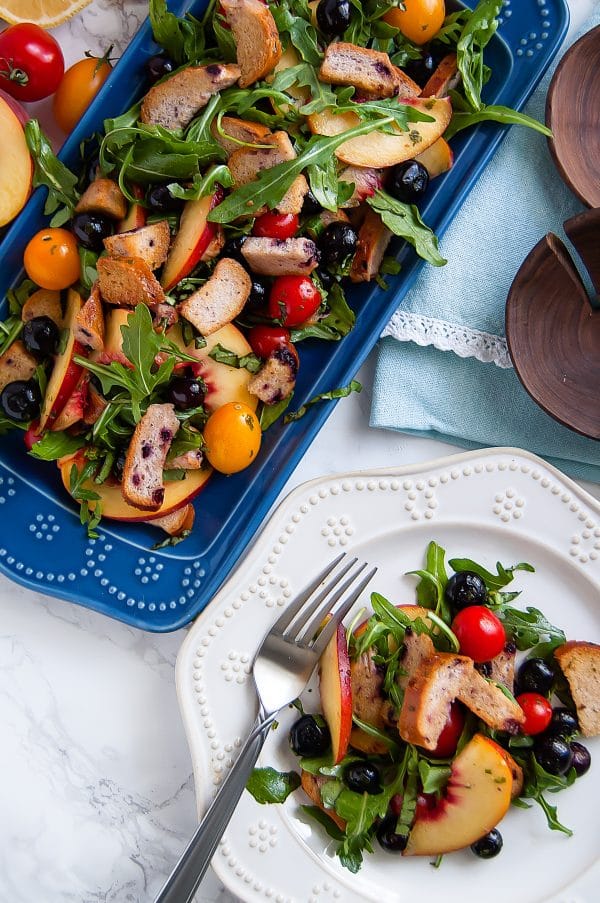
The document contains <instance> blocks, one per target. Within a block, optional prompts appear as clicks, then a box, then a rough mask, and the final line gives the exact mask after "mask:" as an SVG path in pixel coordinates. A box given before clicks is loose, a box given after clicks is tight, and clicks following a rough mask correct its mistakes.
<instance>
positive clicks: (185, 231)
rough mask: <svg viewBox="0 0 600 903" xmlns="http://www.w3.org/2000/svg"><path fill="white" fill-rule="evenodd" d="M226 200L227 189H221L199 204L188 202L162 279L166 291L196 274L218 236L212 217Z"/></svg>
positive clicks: (198, 202) (201, 199)
mask: <svg viewBox="0 0 600 903" xmlns="http://www.w3.org/2000/svg"><path fill="white" fill-rule="evenodd" d="M222 200H223V189H222V188H217V190H216V191H215V192H214V193H213V194H209V195H207V196H206V197H203V198H200V200H199V201H186V204H185V207H184V208H183V213H182V214H181V219H180V221H179V231H178V232H177V235H176V236H175V240H174V241H173V244H172V245H171V250H170V251H169V256H168V257H167V260H166V263H165V266H164V269H163V273H162V278H161V280H160V281H161V285H162V287H163V288H164V290H165V291H166V292H169V291H170V290H171V289H172V288H173V287H174V286H175V285H177V283H178V282H180V281H181V280H182V279H183V278H184V277H185V276H187V275H188V274H189V273H191V272H192V270H193V269H194V267H195V266H196V264H197V263H199V261H200V258H201V257H202V255H203V254H204V252H205V251H206V249H207V248H208V246H209V244H210V243H211V241H212V240H213V238H214V237H215V235H216V234H217V230H218V226H217V224H216V223H210V222H209V221H208V214H209V213H210V211H211V210H212V209H213V207H216V206H217V204H220V203H221V201H222Z"/></svg>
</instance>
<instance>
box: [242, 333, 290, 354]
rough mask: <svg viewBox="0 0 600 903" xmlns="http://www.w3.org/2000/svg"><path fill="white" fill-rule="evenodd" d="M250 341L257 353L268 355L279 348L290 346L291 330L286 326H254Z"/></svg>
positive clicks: (249, 336) (249, 337)
mask: <svg viewBox="0 0 600 903" xmlns="http://www.w3.org/2000/svg"><path fill="white" fill-rule="evenodd" d="M248 341H249V342H250V346H251V348H252V350H253V352H254V353H255V354H257V355H258V356H259V357H268V356H269V355H270V354H271V353H272V352H273V351H275V350H276V349H277V348H288V347H289V346H290V344H291V343H290V331H289V329H286V328H285V327H284V326H253V327H252V329H251V330H250V332H249V333H248Z"/></svg>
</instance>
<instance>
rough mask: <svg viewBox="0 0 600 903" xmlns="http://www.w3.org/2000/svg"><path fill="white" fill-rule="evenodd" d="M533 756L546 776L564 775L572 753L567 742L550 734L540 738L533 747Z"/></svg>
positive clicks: (569, 764) (570, 761)
mask: <svg viewBox="0 0 600 903" xmlns="http://www.w3.org/2000/svg"><path fill="white" fill-rule="evenodd" d="M533 754H534V756H535V758H536V760H537V761H538V763H539V764H540V765H541V766H542V768H543V769H544V771H547V772H548V774H555V775H561V774H566V772H567V771H568V770H569V768H570V767H571V763H572V761H573V753H572V752H571V747H570V745H569V744H568V743H567V741H566V740H564V739H563V738H562V737H557V736H555V735H552V734H543V735H542V736H541V737H540V739H539V740H538V741H537V742H536V743H535V745H534V747H533Z"/></svg>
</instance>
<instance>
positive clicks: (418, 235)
mask: <svg viewBox="0 0 600 903" xmlns="http://www.w3.org/2000/svg"><path fill="white" fill-rule="evenodd" d="M366 200H367V204H368V205H369V206H370V207H372V208H373V210H375V211H376V212H377V213H378V214H379V215H380V217H381V219H382V221H383V223H384V225H386V226H387V227H388V229H389V230H390V231H391V232H393V233H394V235H398V236H399V237H400V238H403V239H404V240H405V241H407V242H408V243H409V244H410V245H412V246H413V248H414V249H415V251H416V252H417V254H418V255H419V257H422V258H423V259H424V260H427V261H429V263H431V264H432V265H433V266H436V267H441V266H444V265H445V264H446V262H447V261H446V260H445V259H444V258H443V257H442V256H441V254H440V252H439V251H438V240H437V237H436V236H435V234H434V233H433V232H432V231H431V229H430V228H429V226H426V225H425V223H424V222H423V220H422V219H421V216H420V214H419V211H418V209H417V207H415V205H414V204H405V203H403V202H402V201H398V200H396V198H393V197H391V195H389V194H388V193H387V192H386V191H381V190H380V189H378V190H377V191H376V192H375V194H374V195H373V196H372V197H370V198H367V199H366Z"/></svg>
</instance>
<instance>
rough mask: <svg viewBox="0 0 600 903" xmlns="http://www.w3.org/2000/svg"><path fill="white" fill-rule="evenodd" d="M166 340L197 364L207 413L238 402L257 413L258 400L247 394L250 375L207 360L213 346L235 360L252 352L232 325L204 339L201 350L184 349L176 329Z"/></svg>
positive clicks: (178, 329) (241, 369) (209, 358)
mask: <svg viewBox="0 0 600 903" xmlns="http://www.w3.org/2000/svg"><path fill="white" fill-rule="evenodd" d="M168 336H169V338H170V339H171V340H172V341H173V342H175V344H176V345H177V346H178V347H179V348H181V349H182V350H185V351H186V352H187V353H188V354H191V355H192V356H193V357H195V358H196V360H197V361H198V367H197V375H199V376H201V377H202V379H203V380H204V382H205V383H206V388H207V393H206V396H205V398H204V406H205V408H206V410H207V411H208V412H209V413H212V412H213V411H216V410H217V408H220V407H222V405H224V404H227V403H228V402H229V401H239V402H241V403H242V404H246V405H248V407H250V408H252V410H253V411H255V410H256V408H257V406H258V398H257V397H256V395H251V394H250V392H249V391H248V383H249V381H250V375H251V374H250V373H249V371H248V370H246V369H245V368H243V367H240V368H239V369H236V368H235V367H229V366H228V365H227V364H221V363H219V362H218V361H213V359H212V358H211V357H209V354H210V352H211V351H212V349H213V348H215V346H216V345H221V346H222V347H223V348H227V350H228V351H233V352H234V354H237V355H238V357H243V356H244V355H246V354H250V353H251V351H252V348H251V347H250V345H249V344H248V342H247V341H246V339H245V338H244V336H243V335H242V333H241V332H240V331H239V329H238V328H237V327H236V326H234V325H233V323H228V324H227V325H226V326H223V327H222V329H218V330H217V331H216V332H213V334H212V335H210V336H207V338H206V347H204V348H195V347H194V345H188V346H187V347H186V346H185V344H184V342H183V338H182V335H181V329H180V327H179V326H178V325H175V326H174V327H173V328H172V329H170V330H169V333H168Z"/></svg>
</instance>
